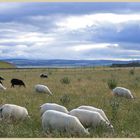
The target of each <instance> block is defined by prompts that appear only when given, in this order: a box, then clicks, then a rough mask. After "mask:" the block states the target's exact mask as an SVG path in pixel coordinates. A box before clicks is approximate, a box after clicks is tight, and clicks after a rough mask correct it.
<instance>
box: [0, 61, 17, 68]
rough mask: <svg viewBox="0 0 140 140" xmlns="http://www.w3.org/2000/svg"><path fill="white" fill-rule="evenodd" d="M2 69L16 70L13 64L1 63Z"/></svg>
mask: <svg viewBox="0 0 140 140" xmlns="http://www.w3.org/2000/svg"><path fill="white" fill-rule="evenodd" d="M0 68H15V66H14V65H13V64H11V63H8V62H4V61H0Z"/></svg>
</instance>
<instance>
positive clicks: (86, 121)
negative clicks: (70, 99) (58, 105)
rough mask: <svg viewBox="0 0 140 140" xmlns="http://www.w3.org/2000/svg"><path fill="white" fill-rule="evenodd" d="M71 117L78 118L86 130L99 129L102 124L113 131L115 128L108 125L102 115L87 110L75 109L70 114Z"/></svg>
mask: <svg viewBox="0 0 140 140" xmlns="http://www.w3.org/2000/svg"><path fill="white" fill-rule="evenodd" d="M69 114H70V115H72V116H75V117H77V118H78V119H79V120H80V122H81V123H82V125H83V126H84V127H86V128H88V127H94V128H95V127H97V126H99V125H100V124H101V123H102V124H104V125H105V126H107V128H109V129H111V130H113V126H112V125H111V124H110V123H108V122H107V121H106V120H105V119H104V118H103V117H102V116H101V115H100V113H98V112H96V111H89V110H85V109H73V110H71V111H70V112H69Z"/></svg>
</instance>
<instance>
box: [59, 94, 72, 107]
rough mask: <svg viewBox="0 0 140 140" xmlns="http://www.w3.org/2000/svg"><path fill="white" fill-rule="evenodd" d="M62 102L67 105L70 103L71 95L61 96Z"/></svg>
mask: <svg viewBox="0 0 140 140" xmlns="http://www.w3.org/2000/svg"><path fill="white" fill-rule="evenodd" d="M60 102H61V103H62V104H63V105H65V106H67V105H68V104H69V103H70V97H69V96H68V95H67V94H64V95H63V96H62V97H61V98H60Z"/></svg>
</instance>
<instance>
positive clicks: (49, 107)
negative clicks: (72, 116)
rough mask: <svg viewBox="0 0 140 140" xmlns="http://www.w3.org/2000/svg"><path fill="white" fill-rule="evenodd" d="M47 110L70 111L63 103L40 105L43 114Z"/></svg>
mask: <svg viewBox="0 0 140 140" xmlns="http://www.w3.org/2000/svg"><path fill="white" fill-rule="evenodd" d="M46 110H56V111H60V112H64V113H68V110H67V108H66V107H64V106H62V105H58V104H56V103H45V104H43V105H41V106H40V114H41V115H42V114H43V113H44V112H45V111H46Z"/></svg>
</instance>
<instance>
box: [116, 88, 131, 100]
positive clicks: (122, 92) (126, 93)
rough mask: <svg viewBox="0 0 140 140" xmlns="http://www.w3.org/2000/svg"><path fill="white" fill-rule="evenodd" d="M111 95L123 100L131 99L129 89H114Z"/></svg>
mask: <svg viewBox="0 0 140 140" xmlns="http://www.w3.org/2000/svg"><path fill="white" fill-rule="evenodd" d="M113 94H114V95H116V96H122V97H125V98H129V99H133V98H134V97H133V95H132V93H131V91H130V90H129V89H126V88H123V87H116V88H114V89H113Z"/></svg>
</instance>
